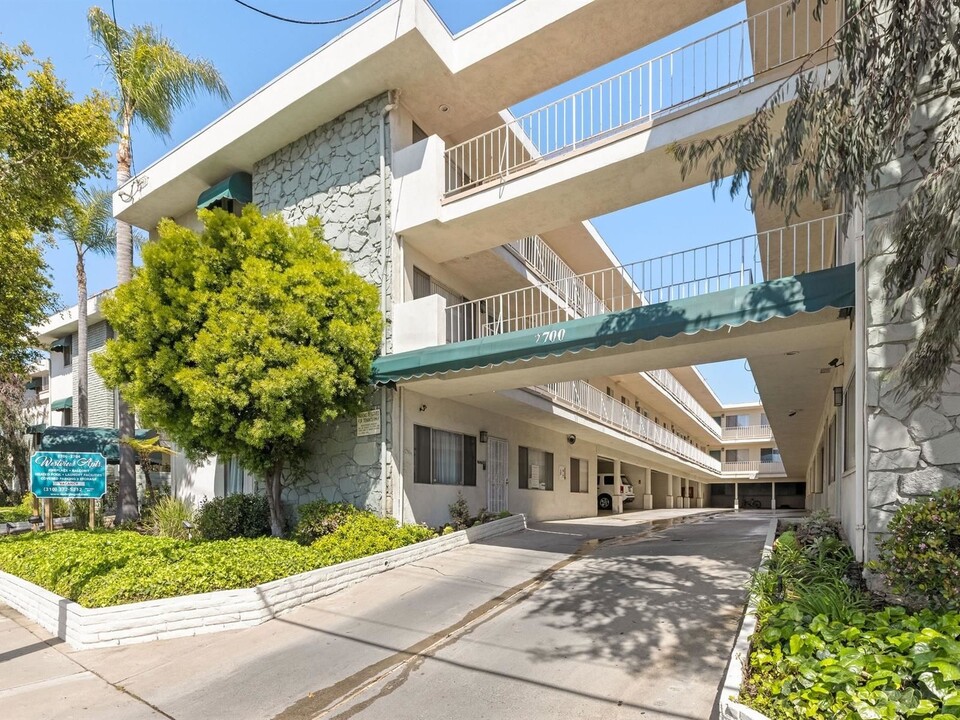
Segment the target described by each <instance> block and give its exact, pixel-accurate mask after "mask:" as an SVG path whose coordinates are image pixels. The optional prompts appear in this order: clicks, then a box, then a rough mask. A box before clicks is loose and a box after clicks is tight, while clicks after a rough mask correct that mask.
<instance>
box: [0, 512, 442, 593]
mask: <svg viewBox="0 0 960 720" xmlns="http://www.w3.org/2000/svg"><path fill="white" fill-rule="evenodd" d="M434 536H435V534H434V533H433V531H432V530H429V529H428V528H425V527H421V526H419V525H403V526H399V525H398V524H397V522H396V521H395V520H392V519H389V518H380V517H377V516H376V515H374V514H373V513H370V512H365V511H359V512H357V513H355V514H352V515H351V516H350V517H348V518H347V519H346V520H345V521H344V522H343V523H341V524H340V525H339V526H338V527H337V528H336V529H335V530H334V531H333V532H331V533H328V534H326V535H324V536H322V537H320V538H319V539H318V540H317V541H316V542H314V543H312V544H310V545H306V546H304V545H301V544H299V543H297V542H294V541H291V540H282V539H279V538H273V537H259V538H243V537H237V538H231V539H229V540H213V541H209V540H184V539H179V538H174V537H159V536H154V535H144V534H140V533H136V532H130V531H124V530H97V531H93V532H75V531H60V532H53V533H27V534H25V535H19V536H15V537H9V538H0V570H3V571H4V572H8V573H10V574H12V575H16V576H18V577H21V578H23V579H24V580H28V581H30V582H32V583H35V584H37V585H40V586H41V587H44V588H47V589H48V590H51V591H53V592H55V593H57V594H59V595H63V596H64V597H67V598H70V599H71V600H75V601H76V602H78V603H80V604H81V605H84V606H85V607H107V606H111V605H119V604H123V603H130V602H139V601H143V600H154V599H157V598H165V597H174V596H178V595H190V594H193V593H202V592H211V591H214V590H230V589H236V588H245V587H252V586H254V585H258V584H260V583H264V582H269V581H271V580H278V579H280V578H283V577H288V576H290V575H296V574H298V573H302V572H307V571H309V570H314V569H317V568H321V567H327V566H329V565H334V564H336V563H340V562H346V561H348V560H355V559H358V558H362V557H366V556H367V555H372V554H374V553H378V552H383V551H386V550H393V549H396V548H399V547H403V546H405V545H410V544H412V543H415V542H420V541H421V540H427V539H429V538H432V537H434Z"/></svg>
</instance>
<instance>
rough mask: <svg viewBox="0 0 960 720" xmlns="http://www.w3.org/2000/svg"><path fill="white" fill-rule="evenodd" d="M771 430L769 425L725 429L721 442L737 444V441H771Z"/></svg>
mask: <svg viewBox="0 0 960 720" xmlns="http://www.w3.org/2000/svg"><path fill="white" fill-rule="evenodd" d="M772 439H773V430H771V429H770V426H769V425H747V426H745V427H725V428H723V433H722V436H721V440H723V441H724V442H737V441H738V440H772Z"/></svg>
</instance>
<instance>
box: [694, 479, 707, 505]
mask: <svg viewBox="0 0 960 720" xmlns="http://www.w3.org/2000/svg"><path fill="white" fill-rule="evenodd" d="M705 489H706V486H705V485H704V484H703V483H702V482H698V483H697V484H696V486H695V489H694V493H695V494H696V496H697V507H698V508H702V507H703V491H704V490H705Z"/></svg>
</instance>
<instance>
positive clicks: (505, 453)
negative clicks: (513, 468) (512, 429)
mask: <svg viewBox="0 0 960 720" xmlns="http://www.w3.org/2000/svg"><path fill="white" fill-rule="evenodd" d="M509 449H510V444H509V443H508V442H507V441H506V440H501V439H500V438H495V437H492V438H488V439H487V511H488V512H492V513H499V512H503V511H504V510H506V509H507V470H508V468H509V458H510V453H509Z"/></svg>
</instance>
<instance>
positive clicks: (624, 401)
mask: <svg viewBox="0 0 960 720" xmlns="http://www.w3.org/2000/svg"><path fill="white" fill-rule="evenodd" d="M620 402H621V403H623V404H624V405H627V404H628V403H627V396H626V395H621V396H620Z"/></svg>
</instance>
